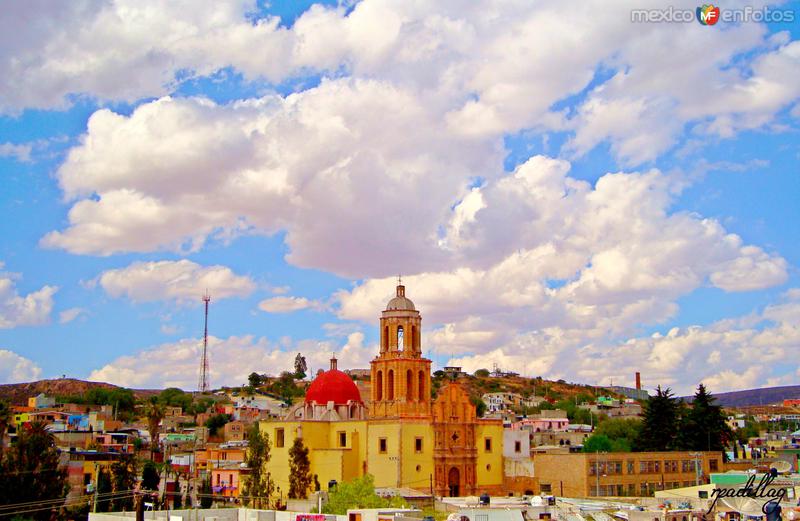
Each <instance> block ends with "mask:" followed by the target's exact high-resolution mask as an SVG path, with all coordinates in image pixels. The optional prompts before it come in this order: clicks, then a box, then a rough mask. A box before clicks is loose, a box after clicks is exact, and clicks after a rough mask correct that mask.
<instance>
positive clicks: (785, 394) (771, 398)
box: [690, 385, 800, 407]
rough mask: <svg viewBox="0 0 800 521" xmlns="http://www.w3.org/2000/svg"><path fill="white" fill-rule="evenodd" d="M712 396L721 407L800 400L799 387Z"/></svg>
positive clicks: (789, 386)
mask: <svg viewBox="0 0 800 521" xmlns="http://www.w3.org/2000/svg"><path fill="white" fill-rule="evenodd" d="M714 396H715V397H716V398H717V403H719V404H720V405H722V406H723V407H747V406H752V405H770V404H780V403H782V402H783V400H786V399H790V398H800V385H786V386H783V387H765V388H762V389H747V390H744V391H731V392H729V393H718V394H717V393H715V394H714ZM690 399H691V397H690Z"/></svg>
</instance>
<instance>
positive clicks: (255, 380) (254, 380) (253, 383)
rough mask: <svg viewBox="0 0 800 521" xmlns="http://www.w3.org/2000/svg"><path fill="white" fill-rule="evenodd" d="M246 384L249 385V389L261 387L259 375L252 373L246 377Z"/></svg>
mask: <svg viewBox="0 0 800 521" xmlns="http://www.w3.org/2000/svg"><path fill="white" fill-rule="evenodd" d="M247 383H248V384H250V387H258V386H259V385H261V375H260V374H258V373H257V372H255V371H253V372H252V373H250V375H249V376H248V377H247Z"/></svg>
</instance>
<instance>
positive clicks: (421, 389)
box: [417, 371, 425, 402]
mask: <svg viewBox="0 0 800 521" xmlns="http://www.w3.org/2000/svg"><path fill="white" fill-rule="evenodd" d="M417 377H418V378H419V382H418V383H419V392H418V393H417V400H419V401H421V402H424V401H425V373H424V372H422V371H420V372H419V374H417Z"/></svg>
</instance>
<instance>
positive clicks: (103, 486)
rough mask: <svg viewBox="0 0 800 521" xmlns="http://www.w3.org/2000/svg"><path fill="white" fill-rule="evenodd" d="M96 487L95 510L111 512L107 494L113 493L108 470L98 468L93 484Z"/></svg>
mask: <svg viewBox="0 0 800 521" xmlns="http://www.w3.org/2000/svg"><path fill="white" fill-rule="evenodd" d="M95 486H96V487H97V496H98V499H97V507H95V509H96V510H97V511H98V512H109V511H111V499H109V496H108V494H109V493H111V492H113V490H114V488H113V487H114V485H113V484H112V483H111V473H110V472H109V471H108V469H105V468H100V469H98V471H97V483H95Z"/></svg>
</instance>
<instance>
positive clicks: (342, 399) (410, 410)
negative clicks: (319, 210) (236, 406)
mask: <svg viewBox="0 0 800 521" xmlns="http://www.w3.org/2000/svg"><path fill="white" fill-rule="evenodd" d="M421 330H422V316H421V315H420V313H419V311H418V310H417V309H416V308H415V306H414V303H413V302H412V301H411V300H410V299H409V298H408V297H406V295H405V287H404V286H403V285H401V284H400V285H398V286H397V288H396V296H395V297H394V298H392V299H391V300H390V301H389V302H388V304H387V305H386V309H385V310H384V311H383V312H382V314H381V318H380V334H381V337H380V351H379V352H378V354H377V356H376V357H375V358H374V359H373V360H372V361H371V362H370V376H371V382H372V386H371V391H370V392H371V395H370V401H369V404H366V403H364V401H363V400H362V398H361V395H360V393H359V391H358V388H357V386H356V384H355V383H354V382H353V380H352V378H350V377H349V376H348V375H347V374H345V373H344V372H342V371H340V370H339V369H338V368H337V361H336V359H335V358H333V359H331V366H330V369H329V370H328V371H325V372H323V373H322V374H321V375H320V376H318V377H317V378H316V379H315V380H314V381H313V382H312V384H311V386H310V387H309V388H308V391H307V393H306V397H305V401H304V402H303V403H302V404H299V405H297V406H295V407H294V408H292V409H291V410H290V411H289V414H287V415H286V417H285V418H283V419H282V420H277V421H262V422H260V428H261V431H262V432H264V433H266V434H268V435H269V437H270V439H271V442H272V454H271V461H270V472H271V473H272V477H273V479H274V480H275V482H276V485H277V486H280V487H281V489H283V490H288V488H289V457H288V451H289V449H290V448H291V446H292V444H293V443H294V440H295V438H298V437H300V438H302V440H303V443H304V445H305V446H306V447H307V448H308V449H309V458H310V461H311V473H312V474H314V475H316V476H317V480H318V482H319V483H321V484H322V485H323V486H325V485H326V484H328V483H329V482H331V481H336V482H340V481H349V480H351V479H353V478H356V477H359V476H362V475H364V474H366V473H369V474H372V475H373V476H374V477H375V485H376V486H377V487H388V488H416V489H422V490H428V489H429V488H430V487H433V489H434V492H435V494H437V495H442V496H461V495H474V494H480V493H482V492H489V493H501V492H502V489H503V425H502V422H501V421H500V420H491V419H483V418H478V417H477V414H476V408H475V406H474V405H473V404H472V403H471V402H470V400H469V396H468V394H467V392H466V391H465V390H464V388H463V387H462V386H461V384H459V383H458V382H457V381H453V382H449V383H448V384H446V385H445V386H444V387H442V388H441V389H440V390H439V393H438V396H437V397H436V399H435V400H434V399H432V398H431V361H430V360H428V359H427V358H424V357H423V356H422V345H421V334H420V333H421Z"/></svg>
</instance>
